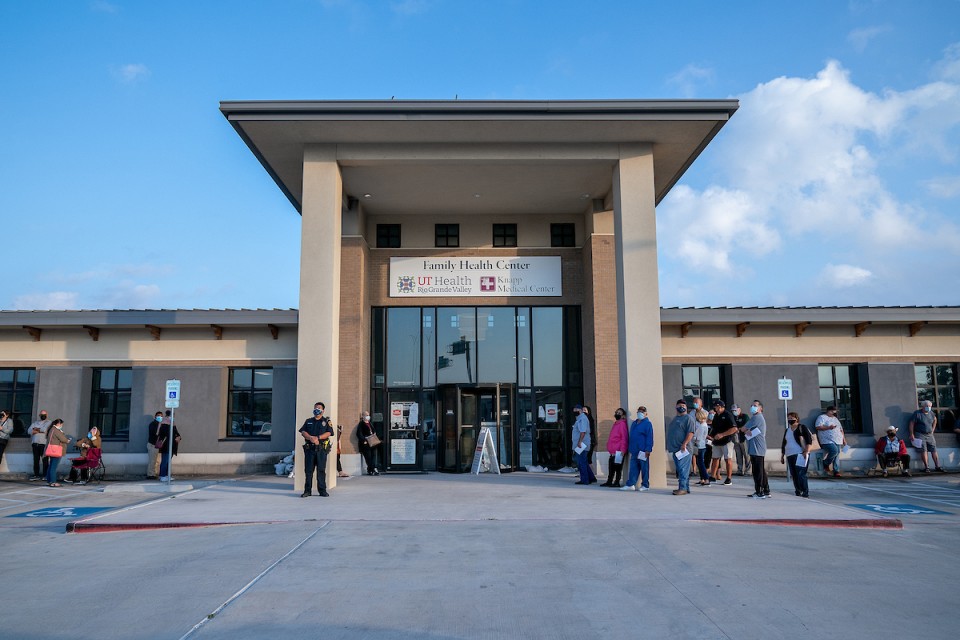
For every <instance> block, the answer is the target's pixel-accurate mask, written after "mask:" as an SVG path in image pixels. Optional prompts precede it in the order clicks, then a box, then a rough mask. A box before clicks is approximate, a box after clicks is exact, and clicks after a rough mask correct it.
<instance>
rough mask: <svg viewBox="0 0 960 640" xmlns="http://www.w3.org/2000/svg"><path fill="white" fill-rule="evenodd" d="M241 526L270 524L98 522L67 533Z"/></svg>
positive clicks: (81, 524)
mask: <svg viewBox="0 0 960 640" xmlns="http://www.w3.org/2000/svg"><path fill="white" fill-rule="evenodd" d="M243 524H271V523H270V522H266V521H265V522H157V523H143V524H124V523H122V522H118V523H116V524H108V523H100V522H68V523H67V533H108V532H111V531H150V530H153V529H196V528H201V527H231V526H237V525H243Z"/></svg>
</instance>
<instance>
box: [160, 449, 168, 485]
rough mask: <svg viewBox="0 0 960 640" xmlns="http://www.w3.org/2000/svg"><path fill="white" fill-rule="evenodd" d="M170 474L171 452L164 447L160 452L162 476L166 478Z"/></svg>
mask: <svg viewBox="0 0 960 640" xmlns="http://www.w3.org/2000/svg"><path fill="white" fill-rule="evenodd" d="M168 475H170V454H169V453H167V450H166V449H164V450H163V452H162V453H161V454H160V477H161V478H165V477H167V476H168Z"/></svg>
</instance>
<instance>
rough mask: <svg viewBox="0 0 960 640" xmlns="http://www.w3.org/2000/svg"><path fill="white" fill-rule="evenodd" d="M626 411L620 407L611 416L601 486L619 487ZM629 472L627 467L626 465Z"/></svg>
mask: <svg viewBox="0 0 960 640" xmlns="http://www.w3.org/2000/svg"><path fill="white" fill-rule="evenodd" d="M626 416H627V411H626V410H625V409H624V408H623V407H620V408H619V409H617V410H616V411H615V412H614V414H613V418H614V420H615V422H614V423H613V427H611V428H610V435H609V436H608V437H607V453H609V454H610V461H609V462H608V463H607V481H606V482H604V483H603V484H602V485H600V486H603V487H617V488H619V487H620V478H621V476H622V474H623V460H624V458H625V457H626V455H627V438H628V435H627V418H626ZM617 454H620V461H619V462H617ZM628 473H629V467H628Z"/></svg>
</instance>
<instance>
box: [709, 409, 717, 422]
mask: <svg viewBox="0 0 960 640" xmlns="http://www.w3.org/2000/svg"><path fill="white" fill-rule="evenodd" d="M714 415H716V414H714V412H713V411H711V412H710V413H708V414H707V420H713V416H714Z"/></svg>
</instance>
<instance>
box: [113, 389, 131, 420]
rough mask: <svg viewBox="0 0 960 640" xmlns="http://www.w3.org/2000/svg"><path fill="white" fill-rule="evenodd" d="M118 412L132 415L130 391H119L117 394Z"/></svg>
mask: <svg viewBox="0 0 960 640" xmlns="http://www.w3.org/2000/svg"><path fill="white" fill-rule="evenodd" d="M116 403H117V410H116V413H117V414H122V415H127V416H129V415H130V393H129V392H126V393H118V394H117V399H116Z"/></svg>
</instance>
